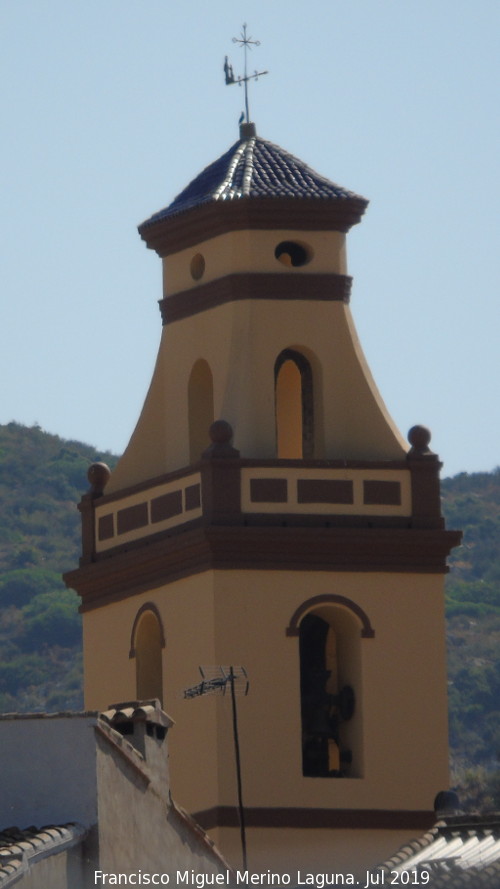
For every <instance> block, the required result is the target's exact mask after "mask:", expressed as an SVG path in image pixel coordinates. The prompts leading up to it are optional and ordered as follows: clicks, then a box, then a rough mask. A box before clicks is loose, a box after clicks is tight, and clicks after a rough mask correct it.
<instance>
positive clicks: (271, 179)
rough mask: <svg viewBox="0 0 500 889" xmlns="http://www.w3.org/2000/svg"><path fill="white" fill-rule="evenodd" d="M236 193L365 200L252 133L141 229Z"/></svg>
mask: <svg viewBox="0 0 500 889" xmlns="http://www.w3.org/2000/svg"><path fill="white" fill-rule="evenodd" d="M238 198H323V199H325V198H326V199H330V200H331V199H345V198H351V199H353V198H354V199H357V200H360V201H363V202H364V203H365V204H366V201H364V198H361V197H360V196H359V195H356V194H354V193H353V192H351V191H347V189H345V188H342V187H341V186H340V185H335V183H334V182H330V180H329V179H326V178H325V177H324V176H320V175H319V173H316V172H315V171H314V170H312V169H311V168H310V167H308V166H307V164H305V163H303V161H301V160H299V159H298V158H296V157H294V156H293V155H292V154H289V153H288V152H287V151H285V150H284V149H283V148H280V147H279V145H274V144H273V143H272V142H267V141H266V140H265V139H261V138H260V137H258V136H252V137H251V138H246V139H245V138H243V139H239V140H238V142H235V144H234V145H232V146H231V148H230V149H229V151H226V153H225V154H223V155H222V157H220V158H219V159H218V160H216V161H214V163H212V164H210V165H209V166H208V167H206V168H205V169H204V170H203V171H202V172H201V173H200V174H199V175H198V176H196V178H195V179H193V181H192V182H191V183H190V184H189V185H188V186H187V187H186V188H185V189H184V190H183V191H181V193H180V194H179V195H177V197H176V198H175V200H174V201H172V203H171V204H170V205H169V206H168V207H165V208H164V209H163V210H160V211H159V212H158V213H154V214H153V216H151V217H150V219H148V220H146V222H144V223H143V225H142V226H141V228H142V227H143V226H146V225H152V224H154V223H155V222H159V221H161V220H162V219H167V218H168V217H169V216H173V215H175V214H177V213H183V212H184V211H186V210H191V209H193V208H194V207H198V206H200V205H201V204H205V203H208V202H210V201H232V200H236V199H238Z"/></svg>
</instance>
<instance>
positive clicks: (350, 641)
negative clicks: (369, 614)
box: [290, 597, 364, 778]
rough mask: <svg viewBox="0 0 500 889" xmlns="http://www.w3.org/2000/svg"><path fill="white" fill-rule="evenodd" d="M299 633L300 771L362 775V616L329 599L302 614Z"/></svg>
mask: <svg viewBox="0 0 500 889" xmlns="http://www.w3.org/2000/svg"><path fill="white" fill-rule="evenodd" d="M325 598H326V597H325ZM332 598H333V597H332ZM340 598H341V597H339V599H340ZM298 634H299V649H300V701H301V721H302V772H303V774H304V775H305V776H306V777H315V778H326V777H329V778H342V777H350V778H355V777H361V775H362V772H363V760H362V726H361V717H362V713H361V636H362V633H360V624H359V619H358V617H357V615H356V614H355V612H354V611H353V610H351V609H350V608H343V607H339V606H338V605H336V604H330V603H328V602H325V604H319V605H318V606H317V607H315V608H314V609H313V610H310V611H308V612H307V613H306V614H305V615H304V616H303V617H302V619H301V621H300V624H299V626H298ZM290 635H292V633H290ZM363 635H364V633H363Z"/></svg>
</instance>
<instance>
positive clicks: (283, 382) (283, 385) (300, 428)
mask: <svg viewBox="0 0 500 889" xmlns="http://www.w3.org/2000/svg"><path fill="white" fill-rule="evenodd" d="M274 379H275V418H276V450H277V456H278V459H284V460H287V459H288V460H302V459H307V458H311V457H313V456H314V399H313V374H312V369H311V365H310V363H309V361H308V360H307V358H306V357H305V356H304V355H302V354H301V353H300V352H296V351H295V350H294V349H284V350H283V352H281V353H280V354H279V355H278V358H277V359H276V363H275V366H274Z"/></svg>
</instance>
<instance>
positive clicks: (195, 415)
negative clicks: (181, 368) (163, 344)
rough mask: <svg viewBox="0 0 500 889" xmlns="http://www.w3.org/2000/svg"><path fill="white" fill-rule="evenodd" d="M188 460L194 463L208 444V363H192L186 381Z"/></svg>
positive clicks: (211, 397) (210, 387)
mask: <svg viewBox="0 0 500 889" xmlns="http://www.w3.org/2000/svg"><path fill="white" fill-rule="evenodd" d="M188 411H189V417H188V420H189V462H190V463H196V462H197V461H198V460H199V459H200V456H201V454H202V452H203V451H204V450H205V449H206V448H207V447H208V446H209V444H210V437H209V434H208V430H209V428H210V426H211V425H212V423H213V422H214V385H213V379H212V371H211V370H210V367H209V366H208V363H207V362H206V361H205V360H204V359H203V358H200V359H199V360H198V361H196V362H195V364H194V365H193V369H192V371H191V374H190V377H189V383H188Z"/></svg>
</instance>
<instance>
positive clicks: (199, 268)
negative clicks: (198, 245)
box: [190, 253, 205, 281]
mask: <svg viewBox="0 0 500 889" xmlns="http://www.w3.org/2000/svg"><path fill="white" fill-rule="evenodd" d="M190 270H191V277H192V278H193V280H194V281H199V280H200V278H202V277H203V274H204V272H205V259H204V257H203V256H202V255H201V253H197V254H196V256H193V258H192V260H191V265H190Z"/></svg>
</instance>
